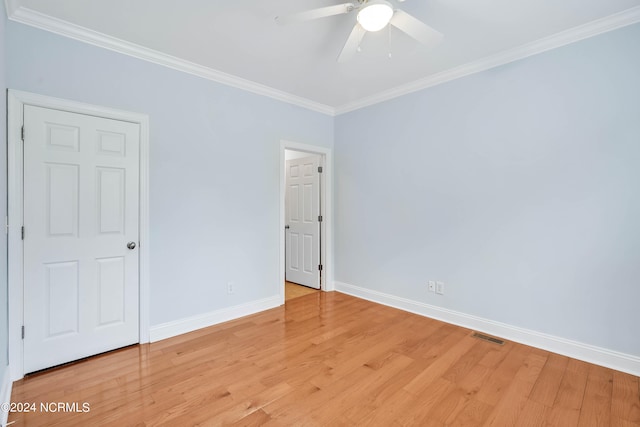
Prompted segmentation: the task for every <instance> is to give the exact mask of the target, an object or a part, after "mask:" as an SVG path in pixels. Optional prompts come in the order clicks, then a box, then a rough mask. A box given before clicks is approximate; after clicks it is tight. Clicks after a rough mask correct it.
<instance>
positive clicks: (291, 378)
mask: <svg viewBox="0 0 640 427" xmlns="http://www.w3.org/2000/svg"><path fill="white" fill-rule="evenodd" d="M12 401H13V402H22V403H36V404H37V405H40V402H44V403H50V402H63V403H65V402H69V403H74V402H75V403H77V406H78V408H79V409H80V410H82V404H83V403H85V402H86V403H88V404H89V408H90V409H89V411H88V412H78V413H74V412H56V413H45V412H43V411H41V410H40V409H39V406H38V410H37V411H36V412H33V413H11V414H10V416H9V421H10V422H11V421H15V424H13V426H15V427H19V426H53V425H64V426H73V425H79V426H106V425H113V426H157V425H167V426H168V425H172V426H191V425H207V426H209V425H211V426H214V425H243V426H252V425H255V426H292V425H304V426H307V425H308V426H313V425H329V426H350V425H371V426H394V425H406V426H444V425H451V426H480V425H488V426H542V425H555V426H563V427H564V426H575V425H580V426H583V425H584V426H591V425H594V426H596V425H600V426H609V425H611V426H639V425H640V385H639V379H638V377H635V376H632V375H628V374H623V373H620V372H617V371H613V370H611V369H607V368H602V367H599V366H595V365H591V364H588V363H585V362H581V361H578V360H574V359H569V358H567V357H564V356H559V355H556V354H552V353H549V352H546V351H543V350H539V349H535V348H532V347H527V346H524V345H520V344H516V343H512V342H507V343H505V344H504V345H503V346H500V345H497V344H493V343H489V342H486V341H482V340H478V339H477V338H473V337H471V331H470V330H466V329H463V328H459V327H456V326H452V325H448V324H445V323H442V322H438V321H435V320H431V319H428V318H424V317H421V316H417V315H413V314H410V313H406V312H402V311H400V310H395V309H392V308H389V307H385V306H381V305H378V304H374V303H371V302H368V301H364V300H360V299H357V298H353V297H350V296H347V295H343V294H340V293H337V292H330V293H325V292H318V293H314V294H312V295H307V296H302V297H299V298H295V299H293V300H291V301H288V302H287V304H286V306H283V307H280V308H277V309H273V310H269V311H266V312H263V313H259V314H256V315H253V316H249V317H245V318H242V319H238V320H234V321H231V322H227V323H224V324H221V325H217V326H213V327H210V328H207V329H202V330H199V331H195V332H192V333H189V334H185V335H181V336H178V337H175V338H171V339H167V340H164V341H160V342H157V343H154V344H146V345H140V346H133V347H128V348H125V349H121V350H118V351H115V352H111V353H108V354H104V355H101V356H96V357H94V358H91V359H88V360H85V361H82V362H79V363H76V364H72V365H68V366H64V367H61V368H57V369H54V370H51V371H48V372H45V373H41V374H36V375H32V376H29V377H27V378H26V379H24V380H21V381H18V382H16V383H15V384H14V387H13V395H12Z"/></svg>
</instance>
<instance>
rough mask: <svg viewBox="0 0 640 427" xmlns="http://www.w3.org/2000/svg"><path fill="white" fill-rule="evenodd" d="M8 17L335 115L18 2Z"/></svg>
mask: <svg viewBox="0 0 640 427" xmlns="http://www.w3.org/2000/svg"><path fill="white" fill-rule="evenodd" d="M6 8H7V16H8V17H9V19H11V20H12V21H15V22H19V23H21V24H25V25H29V26H32V27H36V28H39V29H41V30H45V31H49V32H52V33H55V34H58V35H61V36H64V37H68V38H71V39H74V40H78V41H81V42H84V43H88V44H91V45H94V46H98V47H101V48H104V49H108V50H112V51H114V52H118V53H122V54H124V55H128V56H132V57H134V58H138V59H142V60H144V61H148V62H152V63H154V64H157V65H162V66H164V67H168V68H172V69H174V70H178V71H182V72H185V73H188V74H192V75H195V76H198V77H202V78H204V79H207V80H212V81H215V82H218V83H222V84H224V85H227V86H232V87H235V88H238V89H242V90H245V91H247V92H252V93H255V94H258V95H263V96H267V97H269V98H273V99H276V100H278V101H282V102H286V103H289V104H293V105H296V106H298V107H303V108H306V109H309V110H312V111H316V112H319V113H322V114H327V115H329V116H334V115H335V110H334V108H333V107H330V106H328V105H324V104H320V103H318V102H314V101H311V100H309V99H306V98H302V97H299V96H296V95H293V94H290V93H287V92H284V91H281V90H278V89H274V88H271V87H269V86H266V85H263V84H260V83H256V82H253V81H251V80H247V79H243V78H241V77H237V76H234V75H231V74H227V73H223V72H222V71H218V70H214V69H212V68H209V67H205V66H203V65H200V64H196V63H194V62H190V61H186V60H184V59H180V58H177V57H175V56H171V55H167V54H165V53H162V52H158V51H156V50H153V49H149V48H146V47H144V46H140V45H138V44H135V43H131V42H128V41H126V40H121V39H118V38H116V37H112V36H109V35H106V34H103V33H100V32H97V31H94V30H90V29H88V28H85V27H82V26H79V25H76V24H72V23H70V22H67V21H63V20H61V19H58V18H54V17H52V16H49V15H45V14H43V13H40V12H38V11H35V10H32V9H28V8H25V7H21V6H20V5H19V0H6Z"/></svg>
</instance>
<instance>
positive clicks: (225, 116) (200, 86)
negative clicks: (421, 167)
mask: <svg viewBox="0 0 640 427" xmlns="http://www.w3.org/2000/svg"><path fill="white" fill-rule="evenodd" d="M7 31H8V40H7V41H8V43H7V58H8V61H7V81H8V85H9V87H10V88H12V89H17V90H23V91H29V92H35V93H39V94H43V95H49V96H55V97H59V98H65V99H71V100H77V101H82V102H87V103H91V104H97V105H104V106H109V107H114V108H120V109H124V110H130V111H135V112H141V113H146V114H149V116H150V122H151V155H150V163H151V165H150V170H151V172H150V182H151V184H150V185H151V188H150V199H151V200H150V204H151V205H150V210H151V219H150V221H151V224H150V228H151V236H150V243H149V244H150V251H151V324H152V325H158V324H160V323H164V322H168V321H173V320H179V319H183V318H185V317H189V316H194V315H198V314H201V313H208V312H211V311H214V310H217V309H221V308H225V307H229V306H233V305H237V304H242V303H245V302H249V301H254V300H258V299H261V298H266V297H271V296H275V295H278V292H279V286H280V284H279V283H278V282H279V266H278V263H279V253H278V245H279V235H280V234H279V233H280V230H279V206H278V205H279V168H280V166H279V147H280V140H281V139H286V140H290V141H297V142H303V143H307V144H315V145H322V146H332V144H333V119H332V118H331V117H329V116H325V115H322V114H319V113H315V112H310V111H308V110H305V109H302V108H299V107H295V106H291V105H289V104H285V103H282V102H279V101H275V100H272V99H270V98H266V97H263V96H258V95H254V94H251V93H248V92H244V91H241V90H238V89H234V88H230V87H227V86H224V85H220V84H217V83H214V82H211V81H207V80H204V79H201V78H198V77H195V76H191V75H188V74H185V73H181V72H178V71H174V70H171V69H168V68H164V67H161V66H157V65H154V64H151V63H148V62H144V61H141V60H137V59H134V58H131V57H128V56H124V55H121V54H117V53H114V52H111V51H108V50H104V49H100V48H97V47H94V46H91V45H88V44H83V43H80V42H76V41H73V40H70V39H67V38H63V37H59V36H56V35H54V34H51V33H47V32H44V31H40V30H36V29H33V28H31V27H28V26H24V25H21V24H17V23H14V22H9V23H8V26H7ZM228 281H233V282H234V283H235V293H234V294H233V295H228V294H227V282H228Z"/></svg>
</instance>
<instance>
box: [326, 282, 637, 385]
mask: <svg viewBox="0 0 640 427" xmlns="http://www.w3.org/2000/svg"><path fill="white" fill-rule="evenodd" d="M336 290H337V291H338V292H342V293H345V294H348V295H353V296H356V297H358V298H362V299H366V300H368V301H373V302H376V303H379V304H383V305H387V306H390V307H394V308H398V309H400V310H404V311H408V312H410V313H415V314H419V315H422V316H426V317H430V318H432V319H437V320H441V321H443V322H446V323H451V324H453V325H458V326H462V327H464V328H469V329H473V330H476V331H480V332H484V333H487V334H491V335H495V336H498V337H501V338H505V339H507V340H510V341H515V342H519V343H521V344H525V345H529V346H532V347H537V348H541V349H543V350H547V351H551V352H553V353H558V354H562V355H564V356H568V357H572V358H574V359H579V360H584V361H585V362H589V363H594V364H596V365H600V366H605V367H607V368H611V369H615V370H618V371H622V372H627V373H629V374H631V375H635V376H639V375H640V357H638V356H634V355H631V354H624V353H620V352H617V351H613V350H609V349H606V348H602V347H596V346H593V345H590V344H584V343H581V342H577V341H572V340H568V339H566V338H561V337H557V336H553V335H548V334H544V333H541V332H537V331H532V330H530V329H524V328H519V327H517V326H512V325H508V324H506V323H500V322H495V321H493V320H489V319H484V318H482V317H478V316H472V315H469V314H465V313H461V312H458V311H454V310H449V309H446V308H442V307H437V306H434V305H430V304H425V303H423V302H419V301H413V300H410V299H407V298H401V297H398V296H395V295H390V294H386V293H383V292H378V291H373V290H371V289H365V288H362V287H359V286H354V285H349V284H347V283H340V282H336Z"/></svg>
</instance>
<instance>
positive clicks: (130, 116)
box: [7, 89, 150, 381]
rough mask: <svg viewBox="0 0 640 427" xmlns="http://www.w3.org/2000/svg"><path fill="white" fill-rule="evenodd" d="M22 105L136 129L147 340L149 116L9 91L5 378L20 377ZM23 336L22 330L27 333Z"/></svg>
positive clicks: (142, 324)
mask: <svg viewBox="0 0 640 427" xmlns="http://www.w3.org/2000/svg"><path fill="white" fill-rule="evenodd" d="M25 105H32V106H36V107H43V108H49V109H54V110H61V111H67V112H71V113H79V114H85V115H90V116H97V117H103V118H107V119H114V120H120V121H125V122H131V123H136V124H138V125H140V170H139V173H140V194H139V197H140V211H139V215H140V219H139V221H140V224H139V239H140V240H139V248H140V252H139V263H140V268H139V292H140V295H139V340H140V343H146V342H149V294H150V292H149V291H150V284H149V116H148V115H146V114H141V113H134V112H129V111H124V110H119V109H113V108H108V107H101V106H96V105H91V104H85V103H82V102H77V101H70V100H65V99H60V98H54V97H50V96H44V95H39V94H34V93H29V92H22V91H17V90H12V89H9V90H8V92H7V210H8V217H7V234H8V236H7V238H8V251H7V252H8V262H7V270H8V277H7V279H8V287H9V298H8V303H9V304H8V305H9V366H10V370H11V372H10V374H11V380H12V381H16V380H19V379H21V378H22V377H24V363H23V361H24V359H23V357H24V349H23V342H22V334H21V327H22V324H23V323H22V322H23V316H24V282H23V266H24V259H23V244H22V237H21V227H22V225H23V189H24V186H23V166H24V163H23V160H24V159H23V151H22V149H21V148H22V146H21V143H22V137H21V129H22V124H23V119H24V117H23V114H24V113H23V111H24V106H25ZM27 333H28V331H27Z"/></svg>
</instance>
